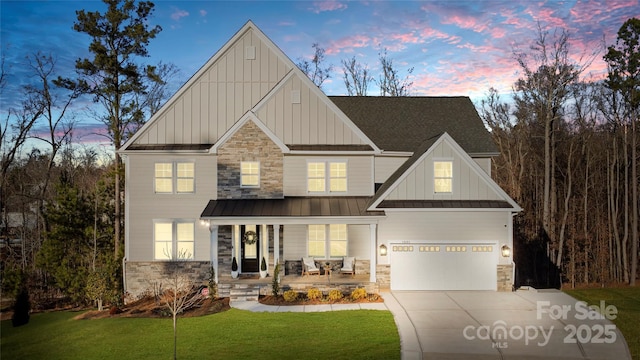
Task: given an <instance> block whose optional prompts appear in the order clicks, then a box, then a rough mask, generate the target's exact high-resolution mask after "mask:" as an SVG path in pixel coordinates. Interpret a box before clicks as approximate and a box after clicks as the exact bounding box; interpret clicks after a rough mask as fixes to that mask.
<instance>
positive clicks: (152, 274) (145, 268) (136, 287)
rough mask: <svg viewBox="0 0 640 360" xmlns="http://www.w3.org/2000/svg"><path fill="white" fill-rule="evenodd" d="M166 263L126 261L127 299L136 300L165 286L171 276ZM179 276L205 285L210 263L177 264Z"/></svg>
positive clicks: (182, 262)
mask: <svg viewBox="0 0 640 360" xmlns="http://www.w3.org/2000/svg"><path fill="white" fill-rule="evenodd" d="M169 264H170V263H169V262H166V261H137V262H132V261H128V262H126V264H125V271H126V276H127V299H128V300H136V299H139V298H141V297H142V296H144V295H152V294H153V289H154V287H155V288H157V287H158V286H160V287H161V286H163V284H164V285H166V284H167V283H168V282H169V281H170V280H169V279H170V277H171V275H172V271H173V270H172V269H171V268H170V267H169V266H168V265H169ZM177 264H178V266H179V270H178V271H179V272H180V274H181V275H186V276H188V277H189V278H190V279H191V280H192V281H193V282H194V283H195V284H202V285H206V284H207V278H208V277H209V269H210V268H211V262H209V261H180V262H177Z"/></svg>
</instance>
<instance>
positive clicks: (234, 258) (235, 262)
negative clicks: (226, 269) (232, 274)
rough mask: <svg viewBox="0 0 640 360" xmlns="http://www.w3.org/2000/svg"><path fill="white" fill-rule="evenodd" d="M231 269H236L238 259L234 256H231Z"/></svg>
mask: <svg viewBox="0 0 640 360" xmlns="http://www.w3.org/2000/svg"><path fill="white" fill-rule="evenodd" d="M231 271H238V261H237V260H236V257H235V256H234V257H233V261H232V262H231Z"/></svg>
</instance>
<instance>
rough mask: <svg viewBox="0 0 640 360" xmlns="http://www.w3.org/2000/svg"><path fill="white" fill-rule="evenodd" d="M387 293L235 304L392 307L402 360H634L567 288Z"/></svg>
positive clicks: (611, 328) (308, 308) (615, 333)
mask: <svg viewBox="0 0 640 360" xmlns="http://www.w3.org/2000/svg"><path fill="white" fill-rule="evenodd" d="M381 295H382V297H383V299H384V303H371V304H333V305H329V304H327V305H299V306H298V305H294V306H272V305H263V304H260V303H259V302H257V301H232V302H231V307H233V308H237V309H242V310H248V311H257V312H264V311H266V312H292V311H294V312H319V311H339V310H360V309H367V310H389V311H391V313H392V314H393V317H394V320H395V322H396V326H397V328H398V333H399V335H400V347H401V352H402V359H404V360H413V359H443V360H444V359H528V360H534V359H552V360H553V359H555V360H569V359H591V360H597V359H611V360H631V355H630V353H629V349H628V347H627V343H626V341H625V340H624V337H623V336H622V333H620V331H619V330H618V329H617V328H616V327H615V325H613V323H612V322H611V321H609V320H607V319H602V316H600V315H599V314H597V313H596V312H594V311H591V312H589V311H588V309H587V308H586V307H583V305H582V303H580V302H578V301H577V300H576V299H574V298H572V297H570V296H569V295H567V294H565V293H563V292H561V291H557V290H545V291H536V290H534V289H531V290H525V291H516V292H511V293H504V292H495V291H394V292H383V293H382V294H381ZM605 309H606V304H605V307H603V310H605ZM596 318H598V319H596Z"/></svg>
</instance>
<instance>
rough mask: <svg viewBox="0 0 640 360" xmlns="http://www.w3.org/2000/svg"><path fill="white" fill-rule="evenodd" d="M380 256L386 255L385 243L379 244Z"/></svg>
mask: <svg viewBox="0 0 640 360" xmlns="http://www.w3.org/2000/svg"><path fill="white" fill-rule="evenodd" d="M380 256H387V245H385V244H382V245H380Z"/></svg>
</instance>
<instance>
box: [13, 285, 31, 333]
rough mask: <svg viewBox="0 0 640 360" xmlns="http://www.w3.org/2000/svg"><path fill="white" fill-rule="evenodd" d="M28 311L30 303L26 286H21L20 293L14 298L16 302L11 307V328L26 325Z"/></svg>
mask: <svg viewBox="0 0 640 360" xmlns="http://www.w3.org/2000/svg"><path fill="white" fill-rule="evenodd" d="M30 311H31V302H30V301H29V291H28V290H27V286H26V285H22V287H21V288H20V292H18V295H17V296H16V302H15V304H14V305H13V315H12V316H11V324H12V325H13V327H17V326H22V325H25V324H28V323H29V317H30V315H29V312H30Z"/></svg>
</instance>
